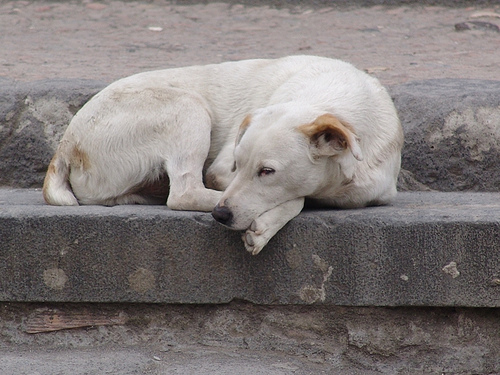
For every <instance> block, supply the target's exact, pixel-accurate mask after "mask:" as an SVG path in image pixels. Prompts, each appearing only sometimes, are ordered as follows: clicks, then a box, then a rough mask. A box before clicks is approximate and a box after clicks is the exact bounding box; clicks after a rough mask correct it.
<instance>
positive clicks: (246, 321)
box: [0, 302, 500, 375]
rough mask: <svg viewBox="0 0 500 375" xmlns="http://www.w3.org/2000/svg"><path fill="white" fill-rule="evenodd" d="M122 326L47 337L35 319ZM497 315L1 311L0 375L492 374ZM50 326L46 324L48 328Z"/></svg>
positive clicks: (498, 341) (81, 308)
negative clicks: (120, 319)
mask: <svg viewBox="0 0 500 375" xmlns="http://www.w3.org/2000/svg"><path fill="white" fill-rule="evenodd" d="M116 314H120V315H121V316H124V317H126V319H127V320H126V322H124V323H121V324H115V325H112V326H99V327H90V326H89V327H86V328H79V329H72V330H61V331H57V332H51V333H39V334H29V333H26V331H27V330H28V329H29V328H30V327H31V325H32V322H33V321H34V320H37V318H38V317H39V316H52V317H53V318H58V317H59V318H64V317H66V318H68V317H71V316H75V315H78V316H81V315H85V316H87V317H88V318H89V319H97V318H99V319H101V320H103V319H106V318H107V317H109V316H115V315H116ZM499 314H500V312H499V311H498V309H460V308H374V307H365V308H361V307H358V308H352V307H332V306H314V307H313V306H273V307H269V306H256V305H253V304H248V303H242V302H238V303H235V302H233V303H231V304H227V305H211V306H203V305H201V306H200V305H198V306H193V305H182V306H176V305H144V304H142V305H117V304H113V305H101V304H92V305H87V304H83V305H82V304H77V305H68V304H57V305H50V304H49V305H47V304H44V305H37V304H34V305H26V304H2V305H0V328H1V335H0V356H1V361H0V372H1V373H2V375H20V374H41V375H53V374H72V375H80V374H82V375H83V374H106V373H111V374H121V375H128V374H134V375H143V374H158V375H160V374H162V375H163V374H182V375H185V374H190V375H202V374H203V375H205V374H217V375H255V374H262V375H264V374H266V375H290V374H298V375H309V374H310V375H318V374H325V375H326V374H328V375H331V374H339V375H340V374H341V375H357V374H363V375H364V374H366V375H374V374H391V375H393V374H497V373H500V359H499V357H498V353H499V352H500V338H499V335H498V330H499V328H500V327H499V325H500V323H499V322H500V319H499V318H500V315H499ZM54 320H55V319H54Z"/></svg>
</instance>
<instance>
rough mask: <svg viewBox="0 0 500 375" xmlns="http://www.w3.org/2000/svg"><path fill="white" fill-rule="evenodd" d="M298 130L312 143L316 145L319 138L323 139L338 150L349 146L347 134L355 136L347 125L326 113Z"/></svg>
mask: <svg viewBox="0 0 500 375" xmlns="http://www.w3.org/2000/svg"><path fill="white" fill-rule="evenodd" d="M298 129H299V131H301V132H302V133H303V134H304V135H306V136H307V137H308V138H309V139H311V141H312V142H313V143H318V142H319V140H320V138H321V137H324V140H325V142H327V143H331V144H332V145H333V146H334V148H336V149H339V150H345V149H346V148H347V147H349V146H350V144H349V135H348V133H347V132H348V131H351V132H352V133H353V134H355V133H354V131H353V129H352V127H351V126H350V125H349V124H347V123H345V122H342V121H340V120H339V119H338V118H337V117H335V116H333V115H331V114H328V113H327V114H324V115H321V116H319V117H318V118H317V119H316V120H314V121H313V122H312V123H310V124H305V125H302V126H299V128H298Z"/></svg>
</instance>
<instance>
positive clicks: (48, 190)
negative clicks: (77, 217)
mask: <svg viewBox="0 0 500 375" xmlns="http://www.w3.org/2000/svg"><path fill="white" fill-rule="evenodd" d="M69 171H70V162H69V158H67V157H66V155H65V153H64V151H63V150H62V148H61V147H59V148H58V150H57V151H56V153H55V155H54V157H53V158H52V160H51V162H50V164H49V168H48V170H47V174H46V175H45V181H44V182H43V198H44V199H45V202H47V203H48V204H52V205H54V206H78V201H77V199H76V198H75V195H74V194H73V191H72V190H71V186H70V184H69Z"/></svg>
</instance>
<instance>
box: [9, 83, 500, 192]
mask: <svg viewBox="0 0 500 375" xmlns="http://www.w3.org/2000/svg"><path fill="white" fill-rule="evenodd" d="M104 86H105V83H103V82H98V81H91V80H78V79H73V80H71V79H67V80H42V81H36V82H28V83H24V82H18V81H13V80H9V79H2V78H0V171H1V173H0V186H11V187H20V188H30V187H31V188H36V187H40V186H41V185H42V182H43V178H44V175H45V171H46V170H47V165H48V163H49V161H50V159H51V158H52V155H53V153H54V150H55V148H56V147H57V144H58V142H59V140H60V138H61V137H62V135H63V133H64V131H65V129H66V127H67V125H68V123H69V121H70V120H71V118H72V116H73V115H74V114H75V113H76V112H77V111H78V109H80V107H81V106H82V105H83V104H84V103H85V102H86V101H87V100H89V99H90V97H92V95H94V94H95V93H97V92H98V91H99V90H101V89H102V88H103V87H104ZM389 91H390V93H391V95H392V97H393V99H394V103H395V105H396V108H397V109H398V112H399V116H400V118H401V123H402V125H403V129H404V132H405V145H404V148H403V155H402V168H403V171H402V173H401V178H400V183H399V188H400V190H425V189H433V190H440V191H465V190H470V191H500V164H499V163H498V162H497V161H498V160H499V159H500V147H499V145H500V132H499V129H500V126H499V124H500V81H487V80H471V79H431V80H425V81H418V82H410V83H405V84H401V85H395V86H392V87H389Z"/></svg>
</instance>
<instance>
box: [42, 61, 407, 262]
mask: <svg viewBox="0 0 500 375" xmlns="http://www.w3.org/2000/svg"><path fill="white" fill-rule="evenodd" d="M402 144H403V133H402V129H401V125H400V122H399V120H398V116H397V113H396V110H395V108H394V105H393V103H392V101H391V98H390V97H389V95H388V94H387V92H386V90H385V89H384V88H383V87H382V86H381V85H380V83H379V82H378V81H377V80H376V79H375V78H372V77H370V76H368V75H367V74H365V73H363V72H361V71H360V70H357V69H356V68H354V67H353V66H352V65H350V64H348V63H345V62H342V61H338V60H332V59H328V58H322V57H314V56H291V57H285V58H281V59H277V60H246V61H240V62H227V63H222V64H217V65H207V66H194V67H187V68H180V69H168V70H160V71H153V72H146V73H141V74H137V75H134V76H131V77H128V78H124V79H121V80H119V81H117V82H115V83H113V84H111V85H109V86H108V87H106V88H105V89H104V90H102V91H101V92H99V93H98V94H97V95H95V96H94V97H93V98H92V99H91V100H90V101H89V102H88V103H87V104H86V105H85V106H83V107H82V109H81V110H80V111H79V112H78V113H77V114H76V115H75V117H74V118H73V120H72V121H71V123H70V124H69V126H68V129H67V130H66V133H65V134H64V137H63V138H62V140H61V143H60V145H59V147H58V149H57V151H56V153H55V156H54V158H53V159H52V161H51V163H50V165H49V168H48V172H47V175H46V177H45V183H44V187H43V195H44V198H45V200H46V201H47V203H49V204H53V205H78V204H79V203H80V204H103V205H115V204H132V203H142V204H145V203H152V202H155V201H157V200H158V198H163V202H165V199H166V197H167V195H168V199H167V201H166V203H167V206H168V207H170V208H171V209H174V210H196V211H212V210H213V211H212V215H213V217H214V218H215V219H216V220H217V221H219V222H220V223H222V224H224V225H225V226H227V227H229V228H231V229H236V230H246V232H245V234H244V235H243V241H244V243H245V246H246V248H247V250H248V251H250V252H251V253H252V254H258V253H259V252H260V251H261V250H262V248H263V247H264V246H265V245H266V244H267V243H268V241H269V240H270V239H271V237H273V236H274V235H275V234H276V232H278V231H279V230H280V229H281V228H282V227H283V226H284V225H285V224H286V223H287V222H288V221H289V220H291V219H292V218H294V217H295V216H296V215H298V214H299V213H300V211H301V210H302V208H303V206H304V199H305V198H306V197H307V198H311V199H312V200H313V201H315V202H316V203H317V204H320V205H322V206H325V207H341V208H342V207H345V208H350V207H362V206H366V205H379V204H386V203H388V202H389V201H390V200H391V199H392V198H393V197H394V196H395V195H396V180H397V176H398V173H399V168H400V160H401V147H402ZM214 207H215V208H214Z"/></svg>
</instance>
